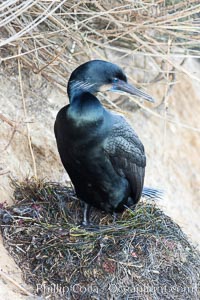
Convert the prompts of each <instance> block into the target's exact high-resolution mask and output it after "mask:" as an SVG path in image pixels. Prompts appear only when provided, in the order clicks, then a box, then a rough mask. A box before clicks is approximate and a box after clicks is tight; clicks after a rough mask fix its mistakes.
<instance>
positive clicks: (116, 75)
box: [55, 60, 153, 222]
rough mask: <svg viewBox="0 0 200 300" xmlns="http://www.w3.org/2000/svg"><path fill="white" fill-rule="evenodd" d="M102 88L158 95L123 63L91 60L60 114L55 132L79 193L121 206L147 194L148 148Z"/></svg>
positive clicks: (111, 207)
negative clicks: (132, 77)
mask: <svg viewBox="0 0 200 300" xmlns="http://www.w3.org/2000/svg"><path fill="white" fill-rule="evenodd" d="M100 90H110V91H123V92H127V93H130V94H134V95H137V96H141V97H143V98H145V99H146V100H149V101H153V99H152V98H151V97H150V96H148V95H147V94H145V93H144V92H142V91H141V90H138V89H136V88H135V87H133V86H131V85H129V84H128V83H127V78H126V75H125V74H124V73H123V71H122V70H121V69H120V68H119V67H118V66H117V65H114V64H111V63H109V62H105V61H100V60H94V61H89V62H87V63H85V64H83V65H81V66H79V67H78V68H77V69H76V70H75V71H74V72H73V73H72V75H71V77H70V79H69V83H68V89H67V91H68V95H69V101H70V104H69V105H67V106H65V107H63V108H62V109H61V110H60V111H59V113H58V115H57V118H56V122H55V136H56V140H57V146H58V151H59V154H60V157H61V161H62V163H63V165H64V167H65V169H66V171H67V172H68V174H69V176H70V178H71V180H72V182H73V184H74V187H75V190H76V193H77V196H78V197H79V198H80V199H81V200H83V201H84V202H85V203H87V204H89V205H90V206H95V207H97V208H99V209H103V210H105V211H107V212H111V213H112V212H121V211H123V210H124V205H125V206H130V205H134V204H136V203H137V202H138V201H139V199H140V197H141V194H142V191H143V182H144V174H145V165H146V158H145V152H144V147H143V145H142V143H141V141H140V140H139V138H138V136H137V135H136V133H135V132H134V130H133V129H132V128H131V126H130V125H129V123H128V122H127V121H126V120H125V119H124V118H123V117H122V116H121V115H118V114H115V113H112V112H110V111H108V110H107V109H105V108H104V107H103V106H102V104H101V103H100V101H99V100H98V99H97V98H96V96H95V95H94V94H95V93H97V92H98V91H100ZM147 194H148V193H147ZM85 215H87V214H85ZM85 222H87V220H85Z"/></svg>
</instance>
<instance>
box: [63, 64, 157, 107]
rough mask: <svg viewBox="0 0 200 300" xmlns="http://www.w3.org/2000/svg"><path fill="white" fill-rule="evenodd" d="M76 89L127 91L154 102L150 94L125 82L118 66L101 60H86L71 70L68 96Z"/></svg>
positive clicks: (76, 90)
mask: <svg viewBox="0 0 200 300" xmlns="http://www.w3.org/2000/svg"><path fill="white" fill-rule="evenodd" d="M78 91H88V92H90V93H92V94H95V93H97V92H101V91H112V92H118V93H128V94H131V95H135V96H138V97H141V98H144V99H145V100H148V101H151V102H154V99H153V98H152V97H151V96H149V95H148V94H146V93H145V92H143V91H141V90H139V89H137V88H136V87H134V86H133V85H131V84H129V83H128V82H127V77H126V75H125V74H124V72H123V71H122V69H121V68H120V67H119V66H117V65H115V64H112V63H110V62H107V61H103V60H91V61H88V62H86V63H84V64H82V65H80V66H79V67H78V68H77V69H75V70H74V71H73V72H72V74H71V76H70V79H69V82H68V87H67V92H68V95H69V98H70V97H71V96H72V94H74V93H76V92H78Z"/></svg>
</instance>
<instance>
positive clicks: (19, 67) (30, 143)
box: [18, 48, 37, 178]
mask: <svg viewBox="0 0 200 300" xmlns="http://www.w3.org/2000/svg"><path fill="white" fill-rule="evenodd" d="M18 50H19V54H20V52H21V51H20V48H19V49H18ZM18 72H19V84H20V90H21V95H22V102H23V108H24V117H25V119H27V110H26V102H25V98H24V91H23V84H22V74H21V64H20V60H19V58H18ZM26 127H27V138H28V145H29V149H30V153H31V157H32V161H33V170H34V176H35V178H37V168H36V162H35V156H34V152H33V147H32V142H31V136H30V126H29V123H26Z"/></svg>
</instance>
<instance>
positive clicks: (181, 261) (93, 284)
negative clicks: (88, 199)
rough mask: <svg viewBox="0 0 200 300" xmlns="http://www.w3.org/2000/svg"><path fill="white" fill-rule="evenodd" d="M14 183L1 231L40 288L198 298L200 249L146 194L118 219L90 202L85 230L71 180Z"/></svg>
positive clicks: (56, 295)
mask: <svg viewBox="0 0 200 300" xmlns="http://www.w3.org/2000/svg"><path fill="white" fill-rule="evenodd" d="M12 184H13V186H14V189H15V191H14V199H15V202H14V205H13V206H11V207H7V206H6V204H4V205H2V207H1V209H0V220H1V230H2V235H3V238H4V244H5V246H6V248H7V249H8V251H9V252H10V254H11V255H12V256H13V258H14V259H15V261H16V262H17V264H18V265H19V266H20V268H21V269H22V271H23V275H24V279H25V281H26V282H27V283H29V284H31V285H33V287H34V292H35V294H37V295H42V296H45V297H47V298H48V299H136V298H137V299H198V298H199V297H198V283H199V268H200V265H199V253H198V252H197V251H196V250H195V249H194V247H193V246H191V245H190V243H189V242H188V240H187V237H186V236H185V235H184V233H183V232H182V231H181V229H180V227H179V226H178V225H177V224H175V223H174V222H173V221H172V220H171V219H170V218H169V217H168V216H166V215H165V214H164V213H163V212H162V211H161V210H160V209H158V208H157V207H156V204H155V203H154V202H152V201H145V200H143V201H141V202H140V203H139V204H138V205H137V207H136V209H135V210H134V211H132V210H131V209H129V210H128V209H127V210H126V211H125V212H124V213H123V214H119V215H118V217H117V221H116V222H114V221H113V217H112V216H111V215H108V214H106V213H104V212H101V211H99V210H96V209H92V217H91V220H92V224H93V225H91V227H90V228H88V229H84V228H82V227H81V226H80V225H78V224H79V223H80V222H81V218H82V204H81V202H80V201H79V200H78V199H77V198H76V195H75V193H74V190H73V188H72V187H71V186H62V185H60V184H58V183H53V182H45V181H36V180H33V179H31V180H25V181H24V182H17V181H15V182H13V183H12ZM95 297H96V298H95ZM98 297H99V298H98ZM106 297H107V298H106Z"/></svg>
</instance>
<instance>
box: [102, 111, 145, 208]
mask: <svg viewBox="0 0 200 300" xmlns="http://www.w3.org/2000/svg"><path fill="white" fill-rule="evenodd" d="M111 116H112V121H113V126H112V129H111V131H110V134H109V135H108V137H107V138H106V140H105V144H104V150H105V152H106V154H107V155H108V156H109V159H110V161H111V163H112V165H113V168H114V169H115V171H116V172H117V173H118V174H119V175H120V176H122V177H125V178H126V179H127V180H128V182H129V184H130V187H131V191H132V193H131V196H132V199H133V201H134V203H137V201H138V200H139V198H140V196H141V193H142V189H143V183H144V173H145V166H146V157H145V152H144V146H143V144H142V143H141V141H140V140H139V138H138V136H137V134H136V133H135V132H134V130H133V129H132V127H131V126H130V125H129V123H128V122H127V121H126V120H125V118H124V117H122V116H121V115H117V114H111Z"/></svg>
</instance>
